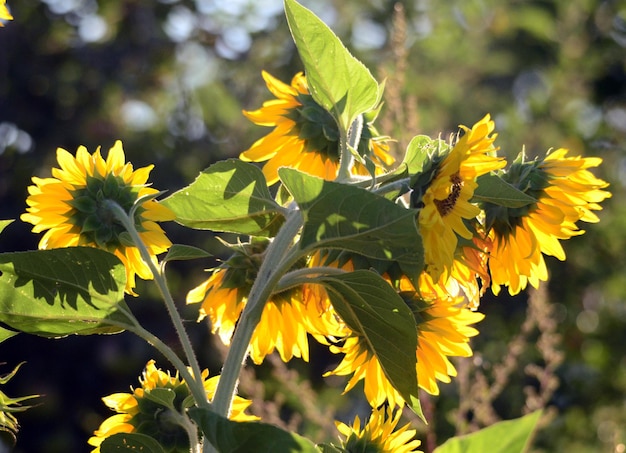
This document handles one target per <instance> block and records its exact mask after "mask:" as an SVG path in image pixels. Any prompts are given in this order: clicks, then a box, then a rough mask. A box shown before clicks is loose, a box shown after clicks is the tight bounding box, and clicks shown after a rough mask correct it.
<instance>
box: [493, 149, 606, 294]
mask: <svg viewBox="0 0 626 453" xmlns="http://www.w3.org/2000/svg"><path fill="white" fill-rule="evenodd" d="M567 152H568V151H567V150H566V149H563V148H561V149H557V150H556V151H554V152H551V153H548V154H547V156H546V157H544V158H543V159H535V160H533V161H527V160H526V159H525V156H524V154H523V153H522V154H520V156H519V157H518V159H516V161H515V162H513V164H512V165H511V168H509V169H508V170H507V172H506V173H504V174H503V175H502V177H503V179H504V180H505V181H507V182H508V183H509V184H511V185H513V186H515V187H517V188H518V189H520V190H522V191H524V192H525V193H526V194H527V195H530V196H531V197H533V198H534V199H535V200H536V201H535V202H534V203H531V204H529V205H526V206H523V207H521V208H503V207H501V206H496V205H492V204H489V203H485V204H484V206H483V208H484V209H485V212H486V224H487V226H488V227H490V232H489V236H490V238H491V240H492V241H493V245H492V247H491V254H490V257H489V269H490V272H491V283H492V284H491V289H492V291H493V292H494V294H498V293H499V292H500V286H507V287H508V289H509V293H510V294H511V295H514V294H518V293H519V292H520V291H521V290H523V289H524V288H526V286H527V284H528V283H530V284H531V285H532V286H534V287H535V288H536V287H537V286H538V285H539V282H540V281H546V280H547V279H548V271H547V268H546V263H545V260H544V257H543V255H550V256H554V257H556V258H557V259H559V260H564V259H565V252H564V250H563V247H562V246H561V243H560V242H559V240H563V239H569V238H571V237H572V236H577V235H580V234H583V233H584V231H583V230H579V229H578V227H577V225H576V222H578V221H579V220H582V221H585V222H598V221H599V219H598V217H597V215H596V214H595V213H594V212H593V211H597V210H600V209H602V208H601V206H600V205H599V203H600V202H602V201H603V200H604V199H606V198H608V197H610V196H611V194H610V193H609V192H607V191H605V190H602V189H604V188H606V187H607V186H608V183H607V182H605V181H603V180H601V179H598V178H596V177H595V176H594V175H593V174H592V173H591V172H590V171H589V168H593V167H597V166H598V165H600V163H601V162H602V159H600V158H593V157H587V158H583V157H568V156H567Z"/></svg>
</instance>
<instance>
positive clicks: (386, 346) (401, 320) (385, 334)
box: [312, 270, 425, 421]
mask: <svg viewBox="0 0 626 453" xmlns="http://www.w3.org/2000/svg"><path fill="white" fill-rule="evenodd" d="M312 281H313V282H315V283H319V284H321V285H323V286H324V288H325V289H326V292H327V293H328V297H329V298H330V301H331V303H332V304H333V307H334V308H335V310H336V311H337V313H338V314H339V316H341V318H342V319H343V320H344V322H345V323H346V324H347V325H348V327H350V329H351V330H352V331H353V332H355V333H356V334H358V335H359V336H360V337H361V338H362V340H363V341H365V342H366V343H367V345H366V348H367V350H368V351H370V352H371V353H372V354H374V355H375V356H376V358H377V359H378V362H379V363H380V366H381V368H382V369H383V372H384V373H385V376H386V377H387V379H388V380H389V382H390V383H391V385H393V387H394V388H395V389H396V390H397V391H398V392H399V393H400V395H401V396H402V398H403V399H404V400H405V401H406V403H407V404H408V405H409V406H410V407H411V409H412V410H413V411H414V412H415V413H416V414H417V415H419V417H420V418H421V419H422V420H424V421H425V418H424V414H423V413H422V410H421V407H420V404H419V399H418V386H417V352H416V351H417V327H416V326H415V320H414V318H413V314H412V312H411V310H410V309H409V307H408V306H407V305H406V303H405V302H404V300H403V299H402V298H401V297H400V295H398V293H397V292H396V291H395V290H394V289H393V288H392V287H391V285H390V284H389V283H388V282H387V281H385V280H384V279H383V278H382V277H381V276H380V275H378V274H377V273H375V272H372V271H367V270H358V271H355V272H350V273H345V274H340V275H324V276H320V277H316V278H314V279H312Z"/></svg>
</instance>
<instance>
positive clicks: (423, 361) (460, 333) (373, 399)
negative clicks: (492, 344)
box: [325, 272, 484, 407]
mask: <svg viewBox="0 0 626 453" xmlns="http://www.w3.org/2000/svg"><path fill="white" fill-rule="evenodd" d="M399 291H400V296H401V297H402V298H403V299H404V300H405V302H406V303H407V305H408V306H409V308H410V309H411V310H412V312H413V315H414V317H415V321H416V326H417V335H418V337H417V350H416V356H417V381H418V382H417V384H418V386H419V387H420V388H422V389H423V390H425V391H426V392H428V393H430V394H432V395H438V394H439V387H438V386H437V381H441V382H450V377H451V376H456V369H455V368H454V366H453V365H452V363H450V361H449V360H448V357H449V356H459V357H469V356H471V355H472V349H471V348H470V346H469V339H470V337H473V336H475V335H477V334H478V331H477V330H476V329H474V328H473V327H470V325H471V324H474V323H477V322H479V321H480V320H482V319H483V318H484V315H482V314H481V313H477V312H473V311H471V310H469V309H468V308H466V306H465V303H464V302H463V298H462V297H451V296H450V294H449V290H448V289H447V288H445V287H443V286H441V285H437V284H435V283H434V282H433V280H432V278H431V277H430V275H429V274H428V273H425V272H424V273H422V274H421V276H420V286H419V290H418V291H416V290H415V289H414V288H413V285H412V284H411V283H410V281H409V279H408V278H406V277H404V278H402V279H401V281H400V286H399ZM330 350H331V352H333V353H343V354H344V357H343V359H342V361H341V363H339V365H338V366H337V367H336V368H335V369H334V370H332V371H330V372H328V373H326V374H325V376H328V375H331V374H334V375H340V376H345V375H350V374H351V375H352V376H351V378H350V379H349V380H348V383H347V385H346V387H345V391H346V392H347V391H349V390H350V389H352V388H353V387H354V386H355V385H356V384H357V383H358V382H359V381H360V380H363V385H364V392H365V397H366V398H367V400H368V401H369V403H370V405H371V406H372V407H379V406H380V405H382V404H383V403H385V402H386V403H388V404H389V405H390V406H402V405H403V404H404V399H403V398H402V396H401V395H400V394H399V393H398V391H397V390H396V389H395V388H394V387H393V386H392V384H391V383H390V382H389V380H388V379H387V377H386V376H385V373H384V371H383V369H382V367H381V365H380V362H379V361H378V358H377V357H376V355H375V354H374V352H373V351H372V350H371V349H370V348H369V344H368V342H367V341H366V340H365V338H362V337H361V336H360V335H358V334H356V333H351V334H349V335H348V336H347V337H346V338H344V339H343V344H336V345H332V346H331V347H330Z"/></svg>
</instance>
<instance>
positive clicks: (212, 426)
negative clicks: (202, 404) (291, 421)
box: [188, 407, 319, 453]
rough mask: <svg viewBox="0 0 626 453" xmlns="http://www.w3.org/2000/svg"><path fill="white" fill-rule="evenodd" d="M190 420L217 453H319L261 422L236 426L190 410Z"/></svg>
mask: <svg viewBox="0 0 626 453" xmlns="http://www.w3.org/2000/svg"><path fill="white" fill-rule="evenodd" d="M188 413H189V416H190V417H191V419H192V420H193V421H195V422H196V424H197V425H198V426H199V427H200V429H201V430H202V433H203V434H204V438H205V440H206V441H208V442H210V443H211V444H212V445H213V446H214V447H215V448H216V449H217V451H218V452H220V453H249V452H255V453H276V452H280V453H296V452H297V453H319V450H318V449H317V447H316V446H315V445H314V444H313V443H312V442H311V441H310V440H308V439H306V438H304V437H302V436H299V435H298V434H296V433H291V432H289V431H284V430H282V429H280V428H278V427H277V426H274V425H269V424H267V423H261V422H235V421H232V420H229V419H227V418H225V417H221V416H219V415H218V414H216V413H215V412H212V411H211V410H210V409H205V408H198V407H193V408H191V409H189V411H188Z"/></svg>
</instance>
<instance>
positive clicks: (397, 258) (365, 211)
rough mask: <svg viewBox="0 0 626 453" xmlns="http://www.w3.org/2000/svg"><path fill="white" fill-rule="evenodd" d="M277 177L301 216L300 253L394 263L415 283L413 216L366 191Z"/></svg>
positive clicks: (419, 265) (286, 174)
mask: <svg viewBox="0 0 626 453" xmlns="http://www.w3.org/2000/svg"><path fill="white" fill-rule="evenodd" d="M278 174H279V176H280V179H281V180H282V182H283V184H284V185H285V186H286V187H287V189H288V190H289V192H291V194H292V195H293V197H294V199H295V200H296V202H297V203H298V205H299V207H300V209H301V210H302V213H303V216H304V227H303V231H302V237H301V239H300V241H301V247H302V248H303V249H314V248H325V249H341V250H349V251H351V252H354V253H358V254H361V255H364V256H367V257H369V258H374V259H376V260H381V261H386V262H394V263H396V262H397V263H398V265H399V266H400V269H401V270H402V271H403V272H404V273H405V274H406V275H407V276H408V277H409V278H411V279H413V280H417V277H418V276H419V274H420V273H421V271H422V269H423V267H424V262H423V248H422V240H421V237H420V234H419V231H418V229H417V225H416V223H415V211H413V210H411V209H407V208H404V207H402V206H400V205H398V204H395V203H393V202H392V201H390V200H387V199H386V198H384V197H382V196H380V195H376V194H374V193H371V192H369V191H367V190H365V189H361V188H358V187H354V186H350V185H346V184H340V183H336V182H331V181H325V180H323V179H321V178H318V177H315V176H310V175H307V174H305V173H302V172H299V171H297V170H294V169H291V168H281V169H279V170H278ZM415 283H416V284H417V282H415Z"/></svg>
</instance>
